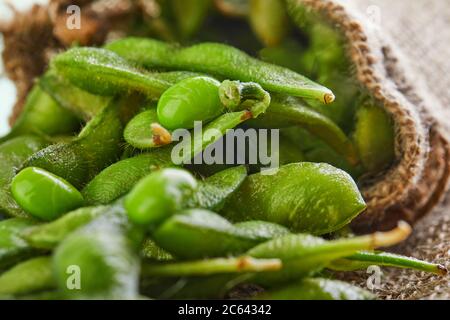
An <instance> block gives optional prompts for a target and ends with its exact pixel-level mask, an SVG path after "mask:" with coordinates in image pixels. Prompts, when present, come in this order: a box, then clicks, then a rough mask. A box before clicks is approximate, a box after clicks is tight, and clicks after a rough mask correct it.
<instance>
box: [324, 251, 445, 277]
mask: <svg viewBox="0 0 450 320" xmlns="http://www.w3.org/2000/svg"><path fill="white" fill-rule="evenodd" d="M372 265H377V266H386V267H394V268H403V269H412V270H417V271H424V272H430V273H434V274H437V275H446V274H447V273H448V270H447V268H446V267H445V266H443V265H440V264H436V263H429V262H426V261H422V260H418V259H414V258H410V257H405V256H402V255H398V254H393V253H389V252H379V251H378V252H369V251H361V252H357V253H355V254H353V255H351V256H349V257H345V258H343V259H339V260H335V261H332V262H331V263H330V264H329V265H328V267H327V268H329V269H332V270H337V271H355V270H366V269H367V268H368V267H369V266H372Z"/></svg>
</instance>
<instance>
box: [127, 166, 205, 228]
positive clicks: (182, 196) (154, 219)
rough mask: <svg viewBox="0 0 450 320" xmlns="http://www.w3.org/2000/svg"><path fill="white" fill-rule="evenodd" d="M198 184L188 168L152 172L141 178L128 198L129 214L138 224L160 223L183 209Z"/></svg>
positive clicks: (151, 224) (150, 224)
mask: <svg viewBox="0 0 450 320" xmlns="http://www.w3.org/2000/svg"><path fill="white" fill-rule="evenodd" d="M196 187H197V181H196V180H195V178H194V177H193V176H192V175H191V174H190V173H189V172H188V171H185V170H181V169H163V170H160V171H157V172H153V173H151V174H150V175H148V176H147V177H145V178H144V179H142V180H141V181H139V182H138V183H137V184H136V186H135V187H134V188H133V189H132V190H131V191H130V193H129V194H128V195H127V197H126V198H125V208H126V210H127V212H128V217H129V218H130V220H131V221H132V222H133V223H135V224H137V225H142V226H155V225H158V224H159V223H161V222H163V221H164V220H165V219H167V218H168V217H170V216H171V215H173V214H174V213H175V212H176V211H178V210H180V209H182V208H183V206H184V205H185V204H186V203H187V199H189V197H190V196H192V193H193V192H194V191H195V189H196Z"/></svg>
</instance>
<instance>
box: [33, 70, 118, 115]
mask: <svg viewBox="0 0 450 320" xmlns="http://www.w3.org/2000/svg"><path fill="white" fill-rule="evenodd" d="M39 86H40V87H41V88H42V89H43V90H44V91H45V92H46V93H47V94H48V95H50V96H51V97H52V98H53V99H54V100H55V101H57V102H58V104H59V105H60V106H61V107H63V108H64V109H66V110H69V111H71V112H73V113H74V114H76V115H78V117H79V118H81V119H84V120H86V121H88V120H90V119H92V118H93V117H94V116H95V115H97V114H98V113H99V112H100V111H101V110H103V109H104V108H106V106H107V105H108V104H109V102H110V101H109V100H110V98H106V97H102V96H97V95H93V94H90V93H89V92H87V91H84V90H81V89H79V88H78V87H76V86H74V85H73V84H71V83H70V82H69V81H67V80H64V79H63V78H62V77H60V76H58V74H57V73H56V72H52V71H48V72H47V73H45V74H44V75H43V76H42V77H41V78H40V79H39Z"/></svg>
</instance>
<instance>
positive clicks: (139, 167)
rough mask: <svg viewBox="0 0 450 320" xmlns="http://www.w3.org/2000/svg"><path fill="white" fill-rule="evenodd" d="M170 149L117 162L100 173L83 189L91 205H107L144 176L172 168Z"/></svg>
mask: <svg viewBox="0 0 450 320" xmlns="http://www.w3.org/2000/svg"><path fill="white" fill-rule="evenodd" d="M170 151H171V150H170V149H168V148H162V149H158V150H153V151H152V152H151V153H144V154H140V155H138V156H135V157H132V158H128V159H124V160H121V161H118V162H116V163H114V164H112V165H110V166H109V167H107V168H105V169H104V170H103V171H101V172H100V173H99V174H98V175H97V176H95V178H94V179H92V180H91V182H89V183H88V184H87V185H86V187H85V188H84V189H83V191H82V194H83V196H84V198H85V199H86V202H87V203H88V204H91V205H96V204H108V203H111V202H112V201H114V200H116V199H118V198H120V197H121V196H123V195H125V194H126V193H127V192H128V191H130V190H131V189H132V188H133V186H134V185H135V184H136V183H137V182H138V181H139V180H140V179H142V178H144V177H145V176H146V175H148V174H149V173H151V172H153V171H157V170H160V169H162V168H166V167H171V166H173V164H172V162H171V159H170Z"/></svg>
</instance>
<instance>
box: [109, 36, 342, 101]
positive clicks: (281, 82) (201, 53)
mask: <svg viewBox="0 0 450 320" xmlns="http://www.w3.org/2000/svg"><path fill="white" fill-rule="evenodd" d="M106 48H107V49H109V50H111V51H114V52H116V53H117V54H119V55H120V56H122V57H124V58H125V59H127V60H129V61H132V62H134V63H138V64H141V65H144V66H146V67H148V68H155V67H157V68H166V69H172V70H173V69H175V70H188V71H196V72H205V73H208V74H212V75H217V76H221V77H224V78H229V79H236V80H241V81H245V82H256V83H259V84H260V85H261V86H262V87H263V88H264V89H266V90H269V91H273V92H279V93H283V94H287V95H293V96H299V97H303V98H311V99H316V100H319V101H321V102H323V103H331V102H333V101H334V98H335V97H334V95H333V93H332V92H331V91H330V90H329V89H327V88H325V87H323V86H321V85H319V84H317V83H315V82H313V81H311V80H309V79H307V78H306V77H304V76H302V75H300V74H298V73H295V72H294V71H291V70H289V69H285V68H282V67H279V66H276V65H272V64H269V63H266V62H261V61H259V60H257V59H254V58H252V57H250V56H248V55H247V54H246V53H244V52H243V51H241V50H239V49H236V48H234V47H230V46H227V45H224V44H219V43H202V44H197V45H194V46H192V47H187V48H179V47H177V46H174V45H170V44H167V43H164V42H160V41H157V40H152V39H140V38H126V39H121V40H117V41H114V42H112V43H110V44H108V45H107V46H106ZM242 66H245V68H243V67H242Z"/></svg>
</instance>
